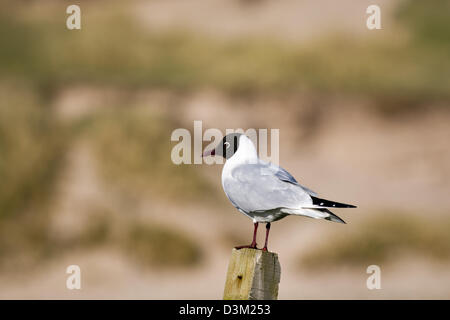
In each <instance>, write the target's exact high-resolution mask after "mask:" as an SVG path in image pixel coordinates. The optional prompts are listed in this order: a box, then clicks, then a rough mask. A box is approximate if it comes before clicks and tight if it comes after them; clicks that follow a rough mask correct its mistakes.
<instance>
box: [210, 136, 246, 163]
mask: <svg viewBox="0 0 450 320" xmlns="http://www.w3.org/2000/svg"><path fill="white" fill-rule="evenodd" d="M241 136H242V137H245V135H243V134H241V133H230V134H227V135H226V136H225V137H223V139H222V140H221V141H220V142H219V144H218V145H217V146H216V148H215V149H212V150H209V151H205V152H204V153H203V157H207V156H221V157H224V158H225V159H229V158H231V157H232V156H233V155H234V154H235V153H236V151H237V150H238V148H239V142H240V140H241Z"/></svg>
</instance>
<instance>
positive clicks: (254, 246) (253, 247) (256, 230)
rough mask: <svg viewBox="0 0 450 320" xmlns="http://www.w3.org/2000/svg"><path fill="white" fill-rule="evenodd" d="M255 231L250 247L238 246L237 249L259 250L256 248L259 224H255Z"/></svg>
mask: <svg viewBox="0 0 450 320" xmlns="http://www.w3.org/2000/svg"><path fill="white" fill-rule="evenodd" d="M253 226H254V229H253V241H252V243H251V244H250V245H247V246H238V247H234V248H235V249H238V250H239V249H242V248H252V249H257V248H256V233H257V232H258V222H255V223H253Z"/></svg>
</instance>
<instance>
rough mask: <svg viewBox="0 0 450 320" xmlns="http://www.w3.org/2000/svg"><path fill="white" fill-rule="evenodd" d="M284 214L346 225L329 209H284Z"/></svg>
mask: <svg viewBox="0 0 450 320" xmlns="http://www.w3.org/2000/svg"><path fill="white" fill-rule="evenodd" d="M284 212H286V213H289V214H295V215H299V216H305V217H310V218H314V219H325V220H328V221H333V222H339V223H344V224H345V221H344V220H342V219H341V218H339V217H338V216H337V215H335V214H334V213H333V212H331V211H330V210H328V209H327V208H319V209H316V208H301V209H284Z"/></svg>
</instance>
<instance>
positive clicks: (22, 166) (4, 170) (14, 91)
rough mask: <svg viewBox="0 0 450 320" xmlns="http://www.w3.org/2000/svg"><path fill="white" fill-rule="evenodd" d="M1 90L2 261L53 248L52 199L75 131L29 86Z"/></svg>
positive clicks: (39, 255) (43, 253) (45, 252)
mask: <svg viewBox="0 0 450 320" xmlns="http://www.w3.org/2000/svg"><path fill="white" fill-rule="evenodd" d="M0 96H1V97H2V99H0V179H1V184H0V256H1V257H2V259H0V261H1V263H0V264H3V263H6V262H7V261H8V264H9V265H11V264H14V263H12V260H6V259H4V258H5V257H8V258H11V257H12V256H15V257H19V256H20V257H21V259H23V258H24V257H26V258H27V259H31V260H33V259H34V258H42V257H43V256H47V255H49V254H50V253H49V247H48V245H49V244H50V242H51V241H50V239H49V234H48V227H49V226H48V225H49V221H50V218H49V216H48V212H47V204H48V200H49V199H50V198H51V194H52V192H53V191H54V184H55V180H56V179H55V178H56V177H57V175H58V173H59V171H60V168H61V164H62V160H63V158H64V153H65V149H66V146H67V144H68V143H69V141H70V136H69V135H68V133H67V132H66V130H64V129H63V128H61V127H60V126H59V125H58V124H57V122H56V121H55V120H54V118H53V117H52V114H51V112H50V110H49V109H48V108H46V107H44V106H43V105H42V103H41V101H40V99H39V98H38V97H36V96H35V95H34V94H33V92H32V91H30V90H28V89H27V88H26V87H23V86H21V85H16V86H12V85H4V86H1V87H0ZM18 248H20V250H19V249H18Z"/></svg>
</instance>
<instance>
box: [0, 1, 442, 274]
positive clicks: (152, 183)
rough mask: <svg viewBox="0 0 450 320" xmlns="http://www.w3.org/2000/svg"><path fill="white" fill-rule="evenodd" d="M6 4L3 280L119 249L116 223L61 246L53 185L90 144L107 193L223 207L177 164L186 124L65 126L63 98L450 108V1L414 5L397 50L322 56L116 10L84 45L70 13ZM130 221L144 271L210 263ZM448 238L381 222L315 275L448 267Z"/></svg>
mask: <svg viewBox="0 0 450 320" xmlns="http://www.w3.org/2000/svg"><path fill="white" fill-rule="evenodd" d="M0 1H1V0H0ZM1 2H2V6H3V5H4V7H5V8H7V9H8V10H2V11H1V12H0V39H2V46H1V49H0V96H1V99H0V178H1V181H2V183H1V184H0V258H1V259H0V267H3V266H4V265H5V264H7V265H8V267H9V268H12V269H14V268H15V266H16V265H19V264H20V265H28V264H29V265H32V263H33V262H36V261H40V260H42V259H44V258H47V257H51V256H53V255H55V254H58V253H59V252H62V251H63V250H65V249H71V248H80V247H83V248H84V247H90V246H93V245H101V244H106V243H116V242H115V240H117V239H118V237H119V235H117V234H116V233H115V232H114V231H113V230H112V229H114V228H112V227H113V226H114V223H115V222H110V221H109V216H108V214H107V213H105V214H104V215H101V217H100V218H99V220H98V221H97V220H95V221H92V223H91V225H90V226H89V227H88V228H87V229H86V231H85V233H83V234H82V235H81V236H80V239H69V240H64V241H63V240H62V239H58V238H55V235H53V234H52V233H51V232H50V229H49V228H50V225H51V217H50V216H49V212H50V210H48V204H49V200H51V199H52V195H53V191H54V189H55V188H54V187H55V181H56V178H57V177H58V174H59V172H60V168H61V166H62V164H63V160H64V157H65V151H66V149H67V148H68V147H70V144H71V142H72V140H73V139H74V138H78V137H79V135H80V134H85V135H87V136H88V137H89V138H88V139H89V141H90V142H91V143H92V147H93V150H94V152H95V155H96V158H97V160H98V167H99V168H100V169H101V172H102V173H103V175H104V177H105V179H106V181H107V182H108V185H110V186H113V187H115V188H117V189H119V190H120V192H121V194H124V195H128V196H131V197H134V196H137V197H150V198H151V197H155V198H159V197H165V199H166V200H167V199H170V200H173V199H175V197H176V200H177V201H193V200H198V196H199V195H202V199H203V201H204V200H205V199H213V197H214V196H215V194H214V192H213V189H212V188H211V187H210V185H209V184H208V183H207V182H206V180H205V179H203V178H202V176H201V175H200V174H199V172H197V170H200V169H199V168H197V167H195V166H175V165H174V164H172V162H171V161H170V150H171V147H172V145H171V143H170V133H171V131H172V129H174V128H177V127H179V126H180V124H179V123H178V122H177V121H178V119H177V117H176V116H172V115H171V116H167V117H162V116H158V115H155V114H153V113H151V112H147V111H145V110H144V109H142V108H136V107H132V108H131V107H130V106H128V105H125V104H123V103H121V105H116V106H108V107H110V108H109V109H108V111H106V112H99V113H97V114H95V115H94V116H92V117H90V118H89V119H83V120H82V121H81V122H80V123H70V124H67V123H61V122H60V121H58V119H56V118H55V115H54V111H53V109H52V108H51V106H52V105H54V104H53V103H54V102H55V100H54V98H55V96H56V94H58V93H59V90H60V89H61V88H66V87H68V86H71V85H78V84H80V85H83V86H90V85H92V86H97V85H99V86H106V87H108V86H111V87H114V88H119V89H120V90H123V91H124V92H133V90H134V89H136V88H142V87H145V88H155V87H162V88H165V89H168V90H169V91H170V92H185V91H190V90H196V89H199V88H203V87H214V88H216V89H218V90H220V91H223V92H226V93H229V94H247V93H250V94H255V95H257V94H260V93H262V92H264V94H266V93H269V94H270V93H275V94H277V93H280V92H281V93H283V94H284V93H289V92H295V91H299V90H311V91H317V92H320V93H324V94H327V93H334V92H339V93H341V92H342V93H346V94H356V95H360V96H367V97H368V98H369V99H373V100H374V101H375V102H377V107H378V108H380V109H381V110H383V111H385V112H387V113H391V112H396V111H403V110H406V109H407V108H410V107H412V106H416V105H420V104H421V103H422V102H424V101H426V102H427V103H428V102H433V101H434V100H443V101H450V90H449V88H448V84H449V83H450V50H449V48H450V38H449V37H450V29H449V28H450V24H449V23H448V21H449V19H448V18H449V17H448V12H450V8H449V2H448V1H445V0H436V1H420V0H409V1H405V2H404V3H403V4H402V6H401V7H400V9H399V11H398V17H399V19H400V20H399V21H400V22H401V23H402V26H403V27H405V28H406V30H407V31H408V32H409V35H410V36H411V37H410V39H409V40H402V41H398V39H396V38H394V37H393V36H392V35H393V34H396V32H395V30H393V31H392V32H390V33H389V34H390V35H391V36H390V35H387V36H386V37H385V38H384V39H383V40H380V39H378V40H373V39H367V40H362V41H361V39H359V40H352V39H348V38H345V37H344V36H336V37H335V38H327V39H322V40H319V41H318V42H317V43H315V44H312V45H311V46H300V45H298V44H288V43H285V42H280V41H277V40H275V39H261V38H255V39H228V40H223V39H222V40H217V39H213V38H209V37H206V36H199V35H194V34H189V33H185V32H182V31H173V32H165V33H148V32H146V31H145V30H143V29H142V28H141V26H139V25H137V24H135V23H134V22H133V21H134V20H133V19H132V17H130V16H129V15H128V14H129V12H127V11H126V10H122V9H123V8H122V7H121V5H119V4H115V5H114V6H113V7H110V9H108V10H103V8H100V7H101V6H99V5H98V4H97V3H92V4H89V6H90V7H89V10H86V15H84V16H83V19H84V20H83V21H84V24H83V32H76V31H74V32H68V31H67V30H66V29H65V28H64V27H63V26H64V20H63V17H64V15H62V14H61V13H64V12H65V7H66V4H64V3H59V2H56V1H55V3H52V4H51V5H49V4H40V5H39V10H37V9H36V7H35V6H33V5H29V2H28V1H1ZM108 4H109V2H108ZM87 5H88V4H87V3H86V6H87ZM103 5H104V3H103ZM383 32H385V31H383ZM408 110H409V109H408ZM168 114H170V113H168ZM130 221H131V222H129V223H128V224H123V225H122V228H123V229H124V230H125V233H126V234H127V235H128V237H129V239H128V240H127V239H125V240H124V241H123V243H121V244H117V243H116V244H117V247H119V248H122V249H123V248H124V249H125V250H126V251H127V252H134V253H132V254H135V257H136V258H137V261H141V262H143V263H144V264H145V265H154V264H155V263H156V264H158V263H164V264H167V265H179V264H180V265H183V264H186V265H191V264H194V263H197V262H198V261H200V260H201V253H200V252H199V249H198V247H197V246H196V244H195V243H194V242H193V241H192V240H190V239H189V238H188V237H187V236H180V235H178V233H175V232H174V231H171V230H170V229H169V228H165V227H159V226H145V225H143V226H140V225H137V224H136V225H135V223H136V222H135V221H134V220H132V219H130ZM434 230H437V231H434ZM442 230H445V229H443V227H442V225H441V224H431V222H429V221H421V220H420V221H419V220H417V221H416V219H415V218H413V217H406V216H398V215H392V217H391V218H389V219H387V218H381V217H380V218H379V219H377V220H375V221H371V222H370V223H369V222H368V223H367V225H366V224H364V225H363V226H362V229H361V232H358V233H355V234H351V235H349V236H348V237H347V236H346V237H345V238H344V237H343V238H340V237H337V238H336V239H332V240H330V241H329V242H328V243H327V244H325V245H324V246H323V247H321V248H319V249H318V250H317V251H316V252H315V253H311V254H308V255H307V256H305V257H304V259H303V263H304V264H305V265H306V266H314V267H317V266H329V265H330V264H334V263H338V264H339V263H345V264H358V263H362V262H364V263H365V262H372V261H373V260H377V261H382V260H383V259H386V257H388V256H390V255H394V254H395V253H396V252H399V251H403V250H406V251H407V250H412V251H417V252H419V253H421V254H427V255H430V256H432V257H435V258H446V257H447V256H448V253H449V247H448V244H449V243H450V239H449V238H448V236H447V233H446V232H444V231H442ZM130 248H133V250H130ZM147 259H148V260H147ZM14 261H16V262H17V263H15V262H14Z"/></svg>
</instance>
